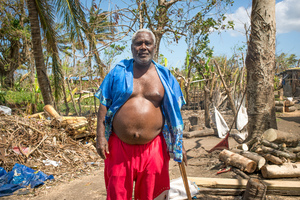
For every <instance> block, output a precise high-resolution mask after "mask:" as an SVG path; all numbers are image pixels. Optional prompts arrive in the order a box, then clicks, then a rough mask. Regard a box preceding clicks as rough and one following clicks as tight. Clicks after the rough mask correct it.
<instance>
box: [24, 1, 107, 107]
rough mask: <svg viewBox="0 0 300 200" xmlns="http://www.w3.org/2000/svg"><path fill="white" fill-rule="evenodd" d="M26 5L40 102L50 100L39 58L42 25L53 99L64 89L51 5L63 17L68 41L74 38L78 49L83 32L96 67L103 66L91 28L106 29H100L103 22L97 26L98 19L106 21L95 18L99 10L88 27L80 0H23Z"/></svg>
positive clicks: (93, 29)
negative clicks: (51, 78) (68, 37)
mask: <svg viewBox="0 0 300 200" xmlns="http://www.w3.org/2000/svg"><path fill="white" fill-rule="evenodd" d="M27 6H28V11H29V19H30V22H31V23H30V24H31V34H32V43H33V52H34V58H35V63H36V70H37V75H38V82H39V85H40V88H41V92H42V96H43V99H44V104H45V105H46V104H53V97H52V94H51V86H50V81H49V79H48V76H47V73H46V66H45V63H44V58H43V48H42V42H41V39H42V38H41V31H40V28H42V30H43V35H44V37H45V39H46V40H47V51H48V52H49V53H50V54H51V57H52V73H53V80H54V86H55V87H54V89H55V91H54V94H55V99H58V98H59V96H60V94H61V91H64V87H63V86H64V84H63V76H62V71H61V64H60V59H59V55H58V54H59V49H58V46H57V34H56V32H55V29H54V26H55V23H54V16H53V15H54V6H55V7H56V9H57V13H59V16H60V18H61V19H65V20H64V22H63V26H64V27H65V28H66V30H67V32H69V33H70V39H71V41H74V40H75V41H77V42H76V43H77V44H79V46H80V49H82V50H83V51H84V48H85V46H84V39H83V34H82V32H83V33H84V34H85V35H86V37H87V40H88V42H89V44H90V50H91V52H93V54H94V56H95V58H96V63H97V64H98V65H99V66H100V69H103V67H105V65H104V64H103V62H102V61H101V59H100V57H99V54H98V51H97V49H96V45H97V41H99V39H98V38H97V34H95V32H97V31H99V30H102V32H104V31H107V29H105V28H104V29H103V26H102V28H99V27H101V26H99V22H101V23H102V25H105V26H106V25H107V24H105V23H104V22H105V19H106V18H104V19H102V21H101V20H100V21H99V18H101V17H102V18H103V16H104V15H99V13H97V12H96V15H95V17H94V18H91V19H92V20H93V25H94V27H92V30H91V28H90V27H91V26H89V24H88V23H87V22H86V19H85V14H84V12H83V9H82V6H81V3H80V0H55V1H53V2H51V1H47V0H27ZM40 25H41V27H40ZM95 26H99V27H95ZM92 32H93V33H92ZM102 38H103V36H102ZM101 75H102V74H101ZM64 93H65V92H64Z"/></svg>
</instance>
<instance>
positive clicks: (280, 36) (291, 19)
mask: <svg viewBox="0 0 300 200" xmlns="http://www.w3.org/2000/svg"><path fill="white" fill-rule="evenodd" d="M110 2H111V3H113V2H114V3H115V2H116V1H114V0H111V1H110ZM106 5H108V4H107V2H106ZM251 5H252V1H251V0H235V2H234V4H233V6H231V7H230V8H229V9H228V11H227V13H226V16H227V19H228V20H233V21H234V24H235V29H234V30H227V31H222V32H221V33H217V32H214V33H212V34H211V36H210V41H211V43H210V45H211V46H213V47H214V56H220V55H225V56H227V57H231V55H232V54H233V53H234V51H233V49H234V47H241V46H243V45H245V41H246V36H245V31H244V24H246V25H247V26H249V25H250V17H249V16H250V14H251ZM103 9H105V8H103ZM299 10H300V0H276V28H277V30H276V53H277V54H280V53H286V54H296V56H297V58H298V59H300V12H299ZM131 34H132V33H131ZM129 44H130V43H129ZM186 50H187V45H186V43H185V41H184V40H183V39H182V40H180V41H179V43H178V44H175V43H173V44H171V45H170V44H165V43H164V42H162V43H161V46H160V53H161V54H163V55H164V56H165V57H166V58H167V59H168V67H179V68H180V67H181V66H182V65H183V64H184V59H185V53H186ZM128 57H131V52H130V45H128V47H127V48H126V49H125V52H124V53H123V54H122V55H121V56H118V57H116V59H117V61H119V60H120V59H123V58H128Z"/></svg>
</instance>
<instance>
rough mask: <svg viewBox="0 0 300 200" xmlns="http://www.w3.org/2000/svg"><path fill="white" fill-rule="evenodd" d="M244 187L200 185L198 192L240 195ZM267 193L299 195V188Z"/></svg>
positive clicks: (198, 196)
mask: <svg viewBox="0 0 300 200" xmlns="http://www.w3.org/2000/svg"><path fill="white" fill-rule="evenodd" d="M244 192H245V189H224V188H207V187H200V193H201V194H206V195H221V196H242V195H243V194H244ZM267 195H280V196H300V190H293V189H291V190H270V189H268V190H267ZM202 198H203V196H200V195H197V199H202Z"/></svg>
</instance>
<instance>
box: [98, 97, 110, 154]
mask: <svg viewBox="0 0 300 200" xmlns="http://www.w3.org/2000/svg"><path fill="white" fill-rule="evenodd" d="M106 112H107V107H106V106H104V105H102V104H101V103H100V106H99V110H98V115H97V133H96V149H97V152H98V154H99V155H100V156H101V158H103V159H106V155H105V153H109V150H108V142H107V140H106V138H105V123H104V122H105V115H106Z"/></svg>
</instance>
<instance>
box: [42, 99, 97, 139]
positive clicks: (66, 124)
mask: <svg viewBox="0 0 300 200" xmlns="http://www.w3.org/2000/svg"><path fill="white" fill-rule="evenodd" d="M44 111H45V113H47V115H49V116H50V117H51V123H50V125H51V126H52V127H55V128H63V129H64V130H65V131H66V133H68V135H70V136H72V137H73V138H74V139H79V138H83V137H88V136H95V135H96V134H95V130H96V125H97V120H96V118H86V117H71V116H61V115H59V114H58V112H57V111H56V110H55V109H54V108H53V107H52V106H51V105H46V106H45V107H44Z"/></svg>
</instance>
